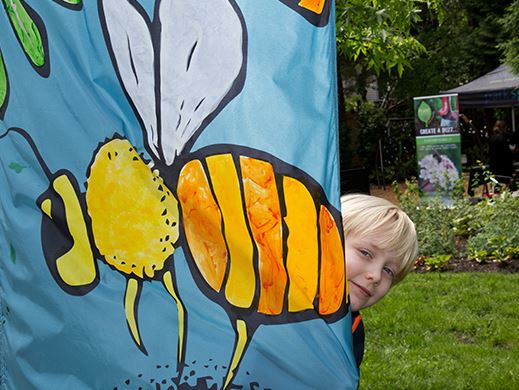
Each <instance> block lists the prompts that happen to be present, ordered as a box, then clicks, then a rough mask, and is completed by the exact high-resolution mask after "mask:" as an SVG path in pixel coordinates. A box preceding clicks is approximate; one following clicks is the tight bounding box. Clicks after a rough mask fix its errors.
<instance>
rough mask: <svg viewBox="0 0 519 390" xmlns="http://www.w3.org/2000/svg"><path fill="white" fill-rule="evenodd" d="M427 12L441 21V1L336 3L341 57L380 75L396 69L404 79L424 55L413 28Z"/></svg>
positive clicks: (346, 0) (355, 0) (352, 0)
mask: <svg viewBox="0 0 519 390" xmlns="http://www.w3.org/2000/svg"><path fill="white" fill-rule="evenodd" d="M427 12H432V13H433V14H434V15H435V16H436V17H438V18H440V20H441V18H442V17H443V14H444V8H443V6H442V0H385V1H381V0H337V44H338V49H339V53H340V54H342V55H344V56H345V57H346V58H347V59H349V60H351V61H355V62H362V63H363V64H364V66H366V67H367V68H368V69H371V70H373V71H374V72H375V73H377V74H379V73H380V72H381V71H388V72H389V71H391V70H393V69H395V68H396V70H397V72H398V74H399V75H402V73H403V71H404V69H405V68H406V67H409V66H410V59H411V58H413V57H416V56H418V55H421V54H423V53H424V52H425V48H424V46H423V45H422V43H420V41H419V40H418V39H417V38H416V36H415V34H414V27H415V26H416V25H417V24H418V23H420V22H421V21H422V18H423V14H424V13H427Z"/></svg>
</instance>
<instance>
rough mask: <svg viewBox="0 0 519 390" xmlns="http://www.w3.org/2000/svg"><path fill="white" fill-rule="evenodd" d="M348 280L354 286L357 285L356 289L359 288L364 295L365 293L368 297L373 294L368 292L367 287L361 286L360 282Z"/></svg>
mask: <svg viewBox="0 0 519 390" xmlns="http://www.w3.org/2000/svg"><path fill="white" fill-rule="evenodd" d="M350 282H351V283H352V284H354V285H355V286H357V288H358V289H359V290H360V291H361V292H362V293H363V294H364V295H366V296H368V297H371V296H372V295H373V294H371V292H370V291H369V290H368V289H367V288H365V287H363V286H361V285H360V284H357V283H355V282H354V281H351V280H350Z"/></svg>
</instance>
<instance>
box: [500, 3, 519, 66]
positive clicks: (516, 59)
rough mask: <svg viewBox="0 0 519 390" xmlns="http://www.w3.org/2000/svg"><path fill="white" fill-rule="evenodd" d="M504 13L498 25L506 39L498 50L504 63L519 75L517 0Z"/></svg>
mask: <svg viewBox="0 0 519 390" xmlns="http://www.w3.org/2000/svg"><path fill="white" fill-rule="evenodd" d="M506 11H507V12H506V14H505V15H504V16H503V18H502V19H501V20H500V24H501V27H502V28H503V31H504V32H505V33H506V36H507V37H508V38H507V39H506V40H504V41H503V42H502V43H501V44H500V45H499V48H500V49H502V50H503V55H504V61H505V62H506V63H507V64H508V65H510V67H511V68H512V69H513V70H514V71H515V73H517V74H519V0H515V1H514V2H513V3H512V4H511V5H510V6H509V7H508V8H507V9H506Z"/></svg>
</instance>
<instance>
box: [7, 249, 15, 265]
mask: <svg viewBox="0 0 519 390" xmlns="http://www.w3.org/2000/svg"><path fill="white" fill-rule="evenodd" d="M9 249H10V254H9V257H11V261H12V262H13V263H15V264H16V250H15V249H14V246H12V245H9Z"/></svg>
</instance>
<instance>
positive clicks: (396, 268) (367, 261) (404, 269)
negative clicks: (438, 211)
mask: <svg viewBox="0 0 519 390" xmlns="http://www.w3.org/2000/svg"><path fill="white" fill-rule="evenodd" d="M341 213H342V219H343V228H344V246H345V253H346V274H347V277H348V289H349V294H350V307H351V310H352V316H353V319H352V321H353V325H352V332H353V350H354V353H355V360H356V362H357V366H360V363H361V362H362V357H363V355H364V326H363V324H362V317H361V316H360V313H359V310H361V309H364V308H366V307H369V306H371V305H374V304H375V303H377V302H378V301H379V300H381V299H382V298H383V297H384V296H385V295H386V294H387V292H388V291H389V289H390V288H391V287H393V286H394V285H395V284H397V283H398V282H400V281H401V280H402V279H403V278H404V277H405V276H406V275H407V274H408V273H409V271H410V270H411V269H412V268H413V266H414V262H415V259H416V256H417V254H418V240H417V237H416V230H415V226H414V223H413V222H412V221H411V220H410V219H409V217H408V216H407V214H406V213H405V212H403V211H402V210H401V209H400V208H399V207H398V206H396V205H394V204H393V203H391V202H389V201H387V200H385V199H382V198H377V197H375V196H370V195H361V194H352V195H345V196H343V197H341Z"/></svg>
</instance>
